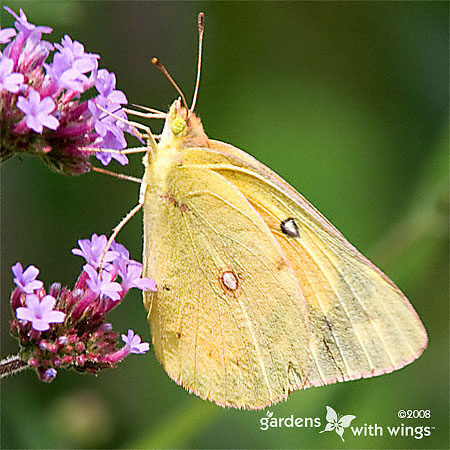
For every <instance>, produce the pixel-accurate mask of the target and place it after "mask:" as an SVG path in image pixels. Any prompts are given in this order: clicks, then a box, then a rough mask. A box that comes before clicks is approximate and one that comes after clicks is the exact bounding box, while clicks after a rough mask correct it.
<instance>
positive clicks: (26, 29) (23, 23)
mask: <svg viewBox="0 0 450 450" xmlns="http://www.w3.org/2000/svg"><path fill="white" fill-rule="evenodd" d="M4 8H5V9H6V11H8V12H9V13H10V14H11V15H12V16H13V17H14V18H15V19H16V22H14V26H15V27H16V29H17V31H19V32H22V33H23V34H24V35H25V37H26V38H27V37H28V36H29V35H30V34H31V33H32V32H33V31H34V32H38V33H39V34H41V33H51V32H52V29H51V28H50V27H43V26H38V27H37V26H36V25H33V24H32V23H29V22H28V20H27V16H26V15H25V13H24V12H23V10H22V8H21V9H20V10H19V14H20V16H18V15H17V14H16V13H15V12H14V11H13V10H12V9H11V8H8V7H7V6H5V7H4Z"/></svg>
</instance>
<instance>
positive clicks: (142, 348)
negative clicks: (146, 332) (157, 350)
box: [121, 330, 150, 354]
mask: <svg viewBox="0 0 450 450" xmlns="http://www.w3.org/2000/svg"><path fill="white" fill-rule="evenodd" d="M121 337H122V341H123V342H125V347H126V348H127V349H128V350H129V352H130V353H137V354H143V353H145V352H147V351H148V350H150V344H149V343H148V342H142V343H141V337H140V336H139V335H138V334H134V331H133V330H128V334H127V335H125V334H122V336H121Z"/></svg>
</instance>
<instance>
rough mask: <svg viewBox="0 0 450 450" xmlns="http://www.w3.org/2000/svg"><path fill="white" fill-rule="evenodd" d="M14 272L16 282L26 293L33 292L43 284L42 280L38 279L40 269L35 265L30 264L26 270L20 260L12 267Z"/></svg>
mask: <svg viewBox="0 0 450 450" xmlns="http://www.w3.org/2000/svg"><path fill="white" fill-rule="evenodd" d="M11 270H12V273H13V274H14V276H15V277H14V283H16V285H17V287H19V288H20V289H22V291H23V292H25V293H26V294H32V293H33V292H34V291H35V290H36V289H40V288H41V287H42V286H43V283H42V281H39V280H36V277H37V276H38V275H39V269H38V268H37V267H35V266H28V267H27V268H26V269H25V271H24V270H23V267H22V264H20V263H19V262H18V263H16V264H14V266H12V268H11Z"/></svg>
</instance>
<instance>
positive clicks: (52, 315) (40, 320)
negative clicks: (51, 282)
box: [16, 294, 66, 331]
mask: <svg viewBox="0 0 450 450" xmlns="http://www.w3.org/2000/svg"><path fill="white" fill-rule="evenodd" d="M25 304H26V307H23V306H21V307H19V308H17V309H16V317H17V318H18V319H20V320H26V321H28V322H31V328H33V330H36V331H46V330H48V329H49V328H50V324H51V323H61V322H64V317H66V315H65V314H64V313H63V312H61V311H54V309H53V308H54V307H55V304H56V299H55V298H54V297H52V296H51V295H46V296H45V297H43V298H42V299H41V300H39V297H38V296H37V295H35V294H28V295H27V296H26V299H25Z"/></svg>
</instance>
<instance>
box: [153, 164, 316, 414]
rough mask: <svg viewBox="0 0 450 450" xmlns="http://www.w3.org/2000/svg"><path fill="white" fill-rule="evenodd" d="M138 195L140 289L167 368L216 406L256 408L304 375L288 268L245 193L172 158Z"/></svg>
mask: <svg viewBox="0 0 450 450" xmlns="http://www.w3.org/2000/svg"><path fill="white" fill-rule="evenodd" d="M166 186H167V192H166V194H163V195H161V194H160V193H154V192H153V193H152V192H150V191H148V192H147V194H146V203H145V206H144V236H145V243H144V254H145V255H147V256H146V260H145V261H144V271H145V274H146V276H150V277H151V278H153V279H155V280H156V282H157V284H158V292H157V293H155V294H151V293H147V294H145V302H146V306H147V308H148V309H149V310H150V313H149V321H150V327H151V332H152V338H153V342H154V347H155V352H156V354H157V356H158V359H159V360H160V362H161V364H162V365H163V366H164V368H165V369H166V371H167V372H168V374H169V375H170V376H171V377H172V378H173V379H174V380H176V381H177V382H178V383H180V384H183V385H184V386H185V387H186V388H188V389H189V390H191V391H194V392H195V393H196V394H198V395H200V396H202V397H204V398H208V399H211V400H213V401H215V402H216V403H218V404H221V405H229V406H235V407H240V408H261V407H264V406H266V405H268V404H271V403H273V402H275V401H279V400H280V399H282V398H284V397H286V396H287V395H288V393H289V392H290V391H292V390H294V389H298V388H299V387H301V386H302V385H303V384H304V383H306V380H307V376H308V370H309V368H308V364H309V361H308V360H309V357H308V347H309V344H308V319H307V313H306V306H305V301H304V298H303V296H302V293H301V291H300V288H299V284H298V280H297V278H296V275H295V274H294V271H293V268H292V267H291V266H290V264H289V262H288V261H287V260H286V258H285V256H284V253H283V251H282V249H281V248H280V245H279V243H278V242H277V239H276V238H275V237H274V236H273V234H272V233H271V232H270V230H269V228H268V227H267V225H266V223H265V222H264V220H262V218H261V217H260V215H259V214H258V213H257V211H256V210H255V209H254V208H253V207H252V206H251V205H250V203H249V202H248V201H247V199H246V198H245V196H244V195H243V194H242V193H241V192H240V191H239V190H238V189H237V188H236V187H234V186H233V185H232V184H231V183H230V182H229V181H227V180H226V179H225V178H224V177H223V176H222V175H220V174H217V173H215V172H214V171H211V170H209V169H208V168H205V167H201V166H198V167H190V165H189V164H188V162H187V164H186V166H184V165H180V166H178V167H176V168H174V169H172V171H171V172H170V173H169V174H168V175H167V178H166Z"/></svg>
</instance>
